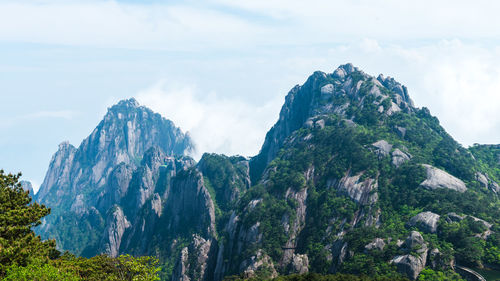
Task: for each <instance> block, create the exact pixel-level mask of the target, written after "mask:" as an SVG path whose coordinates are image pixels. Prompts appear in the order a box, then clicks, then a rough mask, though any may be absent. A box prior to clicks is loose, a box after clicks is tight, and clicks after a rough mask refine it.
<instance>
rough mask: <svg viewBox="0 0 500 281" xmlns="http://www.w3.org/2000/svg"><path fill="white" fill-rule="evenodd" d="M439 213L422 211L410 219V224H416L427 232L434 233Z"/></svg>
mask: <svg viewBox="0 0 500 281" xmlns="http://www.w3.org/2000/svg"><path fill="white" fill-rule="evenodd" d="M439 217H440V216H439V215H438V214H434V213H432V212H422V213H419V214H417V215H416V216H414V217H413V218H411V219H410V222H409V224H410V225H411V226H417V227H418V228H419V229H420V230H422V231H424V232H427V233H436V231H437V225H438V221H439Z"/></svg>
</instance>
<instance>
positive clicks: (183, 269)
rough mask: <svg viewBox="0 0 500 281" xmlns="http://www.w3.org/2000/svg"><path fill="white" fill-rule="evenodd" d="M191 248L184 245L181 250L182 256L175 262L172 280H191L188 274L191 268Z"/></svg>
mask: <svg viewBox="0 0 500 281" xmlns="http://www.w3.org/2000/svg"><path fill="white" fill-rule="evenodd" d="M188 259H189V250H188V247H184V248H183V249H182V251H181V256H180V257H179V260H178V261H177V263H176V264H175V268H174V272H173V273H172V281H190V280H191V279H190V278H189V276H188V275H187V271H188V268H189V260H188Z"/></svg>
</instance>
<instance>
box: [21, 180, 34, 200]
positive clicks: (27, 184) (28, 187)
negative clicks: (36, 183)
mask: <svg viewBox="0 0 500 281" xmlns="http://www.w3.org/2000/svg"><path fill="white" fill-rule="evenodd" d="M19 183H20V184H21V187H22V188H23V190H24V191H28V192H29V194H30V196H31V197H33V196H34V195H35V192H34V191H33V185H32V184H31V182H30V181H19Z"/></svg>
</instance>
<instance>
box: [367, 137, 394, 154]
mask: <svg viewBox="0 0 500 281" xmlns="http://www.w3.org/2000/svg"><path fill="white" fill-rule="evenodd" d="M372 145H373V146H374V147H375V148H376V150H375V152H376V153H377V154H378V155H379V156H381V157H384V156H387V155H389V153H390V152H391V149H392V145H391V144H389V143H388V142H387V141H385V140H379V141H377V142H375V143H373V144H372Z"/></svg>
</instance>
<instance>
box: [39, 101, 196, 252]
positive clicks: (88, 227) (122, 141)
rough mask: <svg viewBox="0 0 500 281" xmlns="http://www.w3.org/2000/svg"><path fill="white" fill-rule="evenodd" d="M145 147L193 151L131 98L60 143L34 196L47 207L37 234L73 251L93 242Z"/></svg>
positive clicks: (171, 126) (170, 127) (170, 151)
mask: <svg viewBox="0 0 500 281" xmlns="http://www.w3.org/2000/svg"><path fill="white" fill-rule="evenodd" d="M151 147H158V149H159V150H161V151H162V152H163V153H165V154H167V155H174V154H176V155H182V154H184V153H187V152H189V151H190V150H192V149H193V145H192V142H191V139H190V137H189V135H186V134H184V133H182V132H181V131H180V129H179V128H176V127H175V126H174V124H173V123H172V122H171V121H169V120H166V119H164V118H163V117H161V116H160V115H159V114H157V113H154V112H152V111H151V110H149V109H147V108H145V107H142V106H139V104H138V103H137V101H135V100H134V99H130V100H124V101H121V102H119V103H118V104H117V105H114V106H112V107H111V108H109V109H108V112H107V113H106V115H105V116H104V119H103V120H102V121H101V122H100V123H99V125H98V126H97V127H96V128H95V129H94V131H93V132H92V133H91V135H90V136H89V137H88V138H86V139H85V140H84V141H83V142H82V143H81V145H80V146H79V147H78V148H75V147H74V146H72V145H71V144H69V143H68V142H64V143H61V144H60V145H59V149H58V151H57V152H56V153H55V154H54V156H53V158H52V160H51V163H50V166H49V169H48V171H47V174H46V177H45V179H44V181H43V183H42V185H41V186H40V190H39V192H38V193H37V195H36V200H37V201H38V202H40V203H43V204H45V205H47V206H49V207H50V208H51V209H52V214H51V215H49V216H48V217H46V218H45V219H44V223H43V224H42V225H41V226H40V227H39V228H38V229H37V232H39V233H40V234H41V235H42V237H45V238H47V237H55V238H56V239H57V240H58V242H59V247H61V248H62V249H65V250H71V251H72V252H75V253H77V254H81V253H82V252H83V251H84V248H86V247H89V246H94V244H95V243H97V241H98V240H99V239H100V237H99V236H100V235H101V232H102V231H103V228H104V224H105V218H106V213H107V212H108V211H109V209H110V208H112V206H113V205H114V204H115V203H118V202H119V201H120V200H121V198H122V196H124V195H125V194H127V193H128V192H129V191H128V187H129V182H128V181H129V180H130V179H131V176H132V174H133V171H134V170H135V169H137V168H138V167H139V166H141V164H140V163H141V159H142V158H143V156H144V154H145V153H146V151H147V150H148V149H150V148H151ZM140 192H143V191H142V190H141V191H140ZM143 196H144V197H147V196H149V194H148V193H147V192H146V194H144V195H143ZM140 203H144V202H140Z"/></svg>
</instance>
